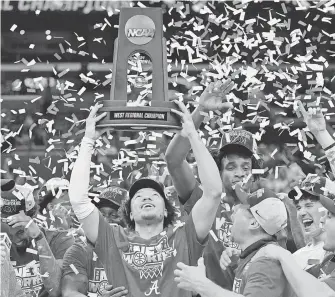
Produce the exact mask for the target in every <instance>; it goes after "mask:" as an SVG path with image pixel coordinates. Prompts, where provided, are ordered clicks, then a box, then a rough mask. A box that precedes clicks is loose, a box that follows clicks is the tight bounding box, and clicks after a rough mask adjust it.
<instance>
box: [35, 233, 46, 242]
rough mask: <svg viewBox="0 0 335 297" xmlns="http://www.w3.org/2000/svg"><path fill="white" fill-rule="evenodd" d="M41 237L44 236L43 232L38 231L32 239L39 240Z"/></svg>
mask: <svg viewBox="0 0 335 297" xmlns="http://www.w3.org/2000/svg"><path fill="white" fill-rule="evenodd" d="M42 238H44V234H43V232H42V231H40V234H38V235H37V236H36V237H35V238H34V239H35V241H39V240H41V239H42Z"/></svg>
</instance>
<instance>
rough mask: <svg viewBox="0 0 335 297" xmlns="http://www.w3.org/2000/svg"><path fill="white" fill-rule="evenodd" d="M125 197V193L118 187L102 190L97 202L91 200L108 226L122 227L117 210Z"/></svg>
mask: <svg viewBox="0 0 335 297" xmlns="http://www.w3.org/2000/svg"><path fill="white" fill-rule="evenodd" d="M126 197H127V191H126V190H125V189H122V188H120V187H116V186H112V187H108V188H106V189H104V190H103V191H102V192H101V193H100V195H99V197H98V198H99V199H98V202H97V201H95V200H92V202H93V203H94V204H95V205H96V206H97V208H98V209H99V211H100V212H101V214H102V215H103V216H104V218H105V219H106V220H107V221H108V223H110V224H118V225H121V226H122V225H123V221H122V219H121V216H120V215H119V212H118V211H119V209H120V206H121V204H122V201H124V200H125V199H126Z"/></svg>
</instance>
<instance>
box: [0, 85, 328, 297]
mask: <svg viewBox="0 0 335 297" xmlns="http://www.w3.org/2000/svg"><path fill="white" fill-rule="evenodd" d="M231 88H232V83H231V82H230V81H229V80H228V81H226V82H221V81H218V82H216V83H211V84H210V85H209V86H208V87H207V88H206V90H205V91H204V92H203V94H202V95H201V97H200V100H199V105H198V106H197V107H196V109H195V110H194V111H193V112H192V114H190V112H189V111H188V109H187V108H186V107H185V105H184V104H183V103H181V102H180V101H175V103H176V106H178V110H174V109H172V110H171V112H173V113H175V114H176V115H177V116H178V117H180V119H181V122H182V130H181V131H180V132H179V133H177V134H176V135H175V136H174V138H173V139H172V140H171V142H170V143H169V146H168V148H167V150H166V153H165V161H166V166H167V170H168V173H169V176H170V179H171V183H172V185H173V187H164V185H163V183H162V180H160V179H159V178H157V176H156V178H154V177H152V176H146V177H143V176H142V177H140V175H138V174H136V175H137V177H133V181H132V184H131V186H130V188H129V190H126V189H124V188H122V187H120V185H119V184H118V183H114V184H109V185H108V186H107V187H100V188H99V187H93V186H92V185H90V181H91V178H90V174H91V172H92V171H95V170H97V168H96V167H95V166H94V163H92V162H91V160H92V156H93V154H94V152H95V149H97V148H98V147H99V140H98V139H99V138H100V137H101V136H102V135H101V131H98V130H97V129H96V123H97V122H98V121H99V120H101V119H102V118H103V117H104V116H105V115H106V114H105V113H102V114H98V111H99V108H100V107H101V105H98V104H97V105H95V106H93V107H92V108H91V111H90V114H89V116H88V117H87V119H86V129H85V136H84V137H83V139H82V141H81V144H80V147H77V151H78V154H77V155H75V156H74V165H73V166H72V167H71V170H72V172H71V177H70V179H69V180H66V179H61V178H53V179H51V180H50V181H48V182H47V183H46V184H45V185H43V187H42V188H40V189H39V190H38V193H37V195H36V194H35V191H34V190H35V189H34V187H33V186H31V185H29V183H28V182H22V183H21V184H19V183H18V182H17V181H14V180H12V179H1V296H32V297H35V296H50V297H56V296H69V297H70V296H71V297H72V296H104V297H106V296H113V297H117V296H136V297H137V296H158V295H160V296H178V297H179V296H185V297H186V296H197V295H198V296H203V297H216V296H227V297H230V296H231V297H234V296H236V297H237V296H252V297H256V296H257V297H259V296H264V297H265V296H274V297H275V296H278V297H279V296H282V297H289V296H298V297H309V296H310V297H315V296H325V297H326V296H335V256H334V251H335V237H334V234H335V219H334V218H335V204H334V198H335V195H334V194H335V183H334V182H332V181H331V180H330V179H329V178H328V177H329V176H328V177H325V176H324V175H323V174H322V172H321V173H320V174H308V175H307V176H306V177H303V179H302V180H301V181H300V182H295V183H292V184H291V185H287V186H288V187H290V191H289V192H288V194H285V193H280V192H278V191H276V192H274V191H273V190H271V189H270V188H269V185H270V184H271V183H270V181H267V178H269V179H270V177H264V176H262V170H263V169H262V168H263V165H264V164H262V162H261V161H262V160H260V157H259V155H258V151H259V149H258V147H257V142H256V140H255V137H254V135H253V134H252V133H250V132H248V131H246V130H242V129H235V130H231V131H229V132H227V133H225V134H224V135H223V136H222V139H221V143H220V146H219V148H218V149H217V150H214V151H209V150H208V149H207V147H206V145H205V144H204V142H203V140H202V139H201V137H200V136H199V134H198V131H197V130H198V128H199V126H200V124H201V123H202V122H203V120H204V115H205V114H206V113H208V112H210V111H216V110H221V111H227V110H228V109H229V108H231V104H230V103H228V102H227V101H226V95H227V94H228V93H229V92H230V90H231ZM296 112H297V113H300V114H301V116H302V118H303V119H304V122H305V123H306V125H307V128H306V129H308V130H309V131H310V132H311V133H312V134H313V135H314V137H315V139H316V140H317V141H318V143H319V145H320V146H321V147H322V148H323V149H324V152H325V155H326V157H327V159H328V161H329V164H330V167H331V170H332V171H333V172H334V170H335V141H334V139H333V137H332V136H331V134H330V133H329V132H328V131H327V126H326V121H325V118H324V116H323V114H322V112H321V110H320V108H319V107H318V106H317V105H315V106H314V107H312V108H309V109H308V110H306V109H305V106H304V105H303V103H301V102H300V101H298V104H297V106H296ZM190 149H192V152H193V157H194V161H195V163H196V172H195V170H194V168H192V167H191V165H190V163H189V162H188V161H187V160H186V159H187V157H188V155H189V151H190ZM296 172H300V171H299V170H297V171H296ZM151 173H152V172H151ZM158 176H159V174H158ZM297 176H299V177H300V175H299V174H298V173H297ZM302 176H303V174H302V175H301V177H302ZM296 179H297V178H296ZM164 180H165V179H164ZM34 196H37V197H34Z"/></svg>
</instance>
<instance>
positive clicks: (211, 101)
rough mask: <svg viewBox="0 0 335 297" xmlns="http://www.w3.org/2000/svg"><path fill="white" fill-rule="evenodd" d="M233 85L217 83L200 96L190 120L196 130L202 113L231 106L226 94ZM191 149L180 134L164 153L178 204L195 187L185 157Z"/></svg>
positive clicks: (183, 200)
mask: <svg viewBox="0 0 335 297" xmlns="http://www.w3.org/2000/svg"><path fill="white" fill-rule="evenodd" d="M233 85H234V84H233V83H232V82H231V81H230V80H227V81H226V82H225V83H222V82H221V81H217V82H216V83H215V84H214V83H211V84H210V85H209V86H208V87H207V88H206V89H205V91H204V92H203V93H202V94H201V96H200V100H199V106H197V108H196V109H195V110H194V111H193V113H192V120H193V123H194V126H195V128H196V129H199V127H200V124H201V123H202V121H203V120H204V115H203V114H204V113H206V112H208V111H209V110H213V111H214V110H227V109H228V108H231V107H232V105H231V104H230V103H228V102H225V101H226V94H228V93H229V92H230V91H231V89H232V88H233ZM190 149H191V145H190V141H189V139H188V138H187V137H183V136H182V135H181V134H176V135H175V137H174V138H173V139H172V140H171V142H170V144H169V146H168V148H167V150H166V153H165V161H166V164H167V167H168V169H169V173H170V175H171V178H172V180H173V184H174V187H175V189H176V191H177V193H178V195H179V199H180V202H181V203H182V204H184V203H185V202H186V201H187V200H188V199H189V198H190V196H191V194H192V191H193V189H194V187H195V185H196V179H195V177H194V174H193V171H192V169H191V167H190V165H189V164H188V163H187V161H186V160H185V159H186V156H187V154H188V152H189V151H190Z"/></svg>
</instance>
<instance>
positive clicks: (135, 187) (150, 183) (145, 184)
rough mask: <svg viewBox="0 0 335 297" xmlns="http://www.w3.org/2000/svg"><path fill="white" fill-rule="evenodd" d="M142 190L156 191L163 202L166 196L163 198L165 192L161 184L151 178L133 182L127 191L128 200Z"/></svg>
mask: <svg viewBox="0 0 335 297" xmlns="http://www.w3.org/2000/svg"><path fill="white" fill-rule="evenodd" d="M144 188H151V189H154V190H156V191H157V192H158V193H159V194H160V195H161V196H162V197H163V198H164V199H165V200H167V199H166V196H165V191H164V185H163V184H162V183H160V182H159V181H157V180H154V179H152V178H147V177H145V178H141V179H139V180H137V181H135V182H134V183H133V184H132V185H131V187H130V189H129V198H130V199H133V197H134V195H135V194H136V193H137V192H138V191H139V190H141V189H144Z"/></svg>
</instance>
